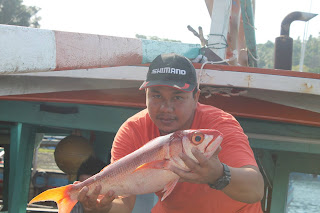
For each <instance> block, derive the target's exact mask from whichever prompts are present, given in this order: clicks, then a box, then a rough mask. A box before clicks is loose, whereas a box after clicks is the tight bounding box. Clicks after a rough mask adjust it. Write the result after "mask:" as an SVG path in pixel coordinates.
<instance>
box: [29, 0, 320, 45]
mask: <svg viewBox="0 0 320 213" xmlns="http://www.w3.org/2000/svg"><path fill="white" fill-rule="evenodd" d="M23 3H24V4H25V5H28V6H37V7H40V8H41V10H40V11H39V12H38V15H39V16H41V18H42V19H41V21H40V25H41V28H42V29H49V30H59V31H68V32H79V33H90V34H100V35H109V36H119V37H129V38H134V37H135V35H136V34H141V35H146V36H158V37H160V38H168V39H174V40H180V41H182V42H183V43H192V44H197V43H200V41H199V39H198V38H197V37H195V36H194V35H193V34H192V33H191V32H190V31H188V29H187V26H188V25H190V26H192V27H193V28H194V29H198V26H201V27H202V28H203V32H204V35H208V34H210V27H211V19H210V15H209V12H208V10H207V7H206V4H205V0H157V1H156V0H24V1H23ZM294 11H301V12H311V13H318V14H319V13H320V0H256V12H255V27H256V32H255V33H256V43H258V44H259V43H265V42H267V41H268V40H270V41H273V42H274V40H275V38H276V37H278V36H279V35H280V26H281V21H282V20H283V19H284V17H285V16H286V15H288V14H289V13H291V12H294ZM305 29H308V30H307V31H306V34H307V35H310V34H311V35H313V36H315V37H318V35H319V32H320V14H319V15H318V16H316V17H315V18H313V19H311V20H310V21H309V24H308V25H307V26H306V25H305V22H302V21H295V22H293V23H292V24H291V28H290V37H292V38H293V39H297V38H298V36H299V37H300V38H301V39H303V37H304V30H305Z"/></svg>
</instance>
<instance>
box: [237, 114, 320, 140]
mask: <svg viewBox="0 0 320 213" xmlns="http://www.w3.org/2000/svg"><path fill="white" fill-rule="evenodd" d="M237 120H238V121H239V123H240V124H241V126H242V127H243V130H244V131H245V132H248V133H258V134H267V135H279V136H289V137H298V138H308V139H320V127H315V126H304V125H298V124H290V123H282V122H273V121H267V120H256V119H247V118H237Z"/></svg>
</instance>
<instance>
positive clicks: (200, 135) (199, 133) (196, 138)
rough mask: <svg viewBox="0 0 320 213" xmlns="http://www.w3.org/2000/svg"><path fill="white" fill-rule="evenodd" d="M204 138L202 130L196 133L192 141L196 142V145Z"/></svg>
mask: <svg viewBox="0 0 320 213" xmlns="http://www.w3.org/2000/svg"><path fill="white" fill-rule="evenodd" d="M203 140H204V135H203V134H202V133H201V132H196V133H194V134H193V135H192V138H191V141H192V143H194V144H195V145H198V144H200V143H202V141H203Z"/></svg>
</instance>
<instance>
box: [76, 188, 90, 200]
mask: <svg viewBox="0 0 320 213" xmlns="http://www.w3.org/2000/svg"><path fill="white" fill-rule="evenodd" d="M88 191H89V188H88V187H86V186H85V187H83V188H82V189H81V190H80V192H79V195H78V200H79V201H80V202H84V201H85V199H86V196H87V193H88Z"/></svg>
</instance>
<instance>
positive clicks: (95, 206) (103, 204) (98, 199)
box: [78, 185, 116, 213]
mask: <svg viewBox="0 0 320 213" xmlns="http://www.w3.org/2000/svg"><path fill="white" fill-rule="evenodd" d="M88 191H89V188H88V187H86V186H85V187H83V188H82V189H81V190H80V193H79V195H78V200H79V202H80V203H81V204H82V206H83V208H84V212H85V213H93V212H95V213H107V212H109V211H110V209H111V208H112V201H113V200H114V199H115V198H116V196H115V195H114V192H113V191H108V192H107V194H105V195H100V191H101V186H100V185H98V186H96V188H95V189H94V191H93V192H92V193H91V194H90V195H88Z"/></svg>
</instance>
